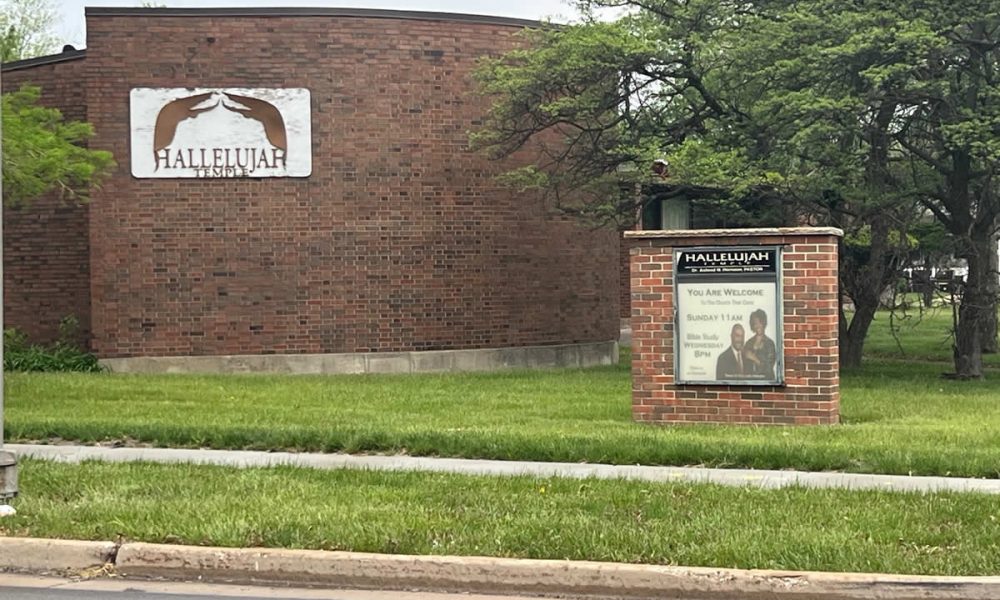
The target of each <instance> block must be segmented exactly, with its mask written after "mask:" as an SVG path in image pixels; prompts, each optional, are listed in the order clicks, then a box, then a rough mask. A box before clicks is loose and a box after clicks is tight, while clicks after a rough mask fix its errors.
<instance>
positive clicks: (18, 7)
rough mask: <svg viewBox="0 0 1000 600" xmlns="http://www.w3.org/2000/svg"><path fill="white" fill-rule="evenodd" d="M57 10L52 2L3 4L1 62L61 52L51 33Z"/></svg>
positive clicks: (11, 1) (32, 0) (25, 0)
mask: <svg viewBox="0 0 1000 600" xmlns="http://www.w3.org/2000/svg"><path fill="white" fill-rule="evenodd" d="M55 23H56V11H55V8H54V7H53V5H52V3H51V1H50V0H2V1H0V61H3V62H8V61H12V60H20V59H22V58H32V57H35V56H42V55H45V54H51V53H53V52H55V51H56V50H57V49H58V47H59V46H58V40H57V38H56V36H55V35H54V34H53V33H52V28H53V26H54V25H55Z"/></svg>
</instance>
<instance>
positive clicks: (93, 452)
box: [4, 444, 1000, 494]
mask: <svg viewBox="0 0 1000 600" xmlns="http://www.w3.org/2000/svg"><path fill="white" fill-rule="evenodd" d="M4 448H5V449H6V450H9V451H11V452H14V453H15V454H16V455H17V456H19V457H31V458H41V459H47V460H55V461H60V462H70V463H76V462H81V461H85V460H100V461H106V462H130V461H148V462H159V463H195V464H209V465H221V466H228V467H241V468H244V467H273V466H279V465H288V466H297V467H306V468H312V469H362V470H376V471H430V472H437V473H461V474H466V475H506V476H511V475H528V476H533V477H570V478H577V479H586V478H596V479H629V480H636V481H652V482H686V483H714V484H718V485H729V486H753V487H761V488H781V487H789V486H801V487H807V488H844V489H855V490H891V491H907V492H940V491H953V492H978V493H983V494H1000V480H997V479H965V478H958V477H911V476H905V475H866V474H855V473H810V472H805V471H764V470H759V471H758V470H752V469H706V468H700V467H647V466H626V465H602V464H580V463H545V462H523V461H499V460H468V459H459V458H422V457H414V456H353V455H349V454H312V453H292V452H252V451H243V450H189V449H169V448H108V447H101V446H62V445H51V446H50V445H37V444H5V445H4Z"/></svg>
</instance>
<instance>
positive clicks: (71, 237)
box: [3, 58, 90, 344]
mask: <svg viewBox="0 0 1000 600" xmlns="http://www.w3.org/2000/svg"><path fill="white" fill-rule="evenodd" d="M84 62H85V61H84V60H83V59H81V58H78V59H75V60H69V61H64V62H54V63H51V64H42V65H37V66H32V67H27V68H13V69H7V68H5V69H4V72H3V91H4V92H9V91H13V90H16V89H19V88H20V87H21V86H22V85H25V84H30V85H34V86H36V87H40V88H41V89H42V96H41V100H40V103H41V104H42V105H44V106H48V107H51V108H58V109H59V110H61V111H62V113H63V115H64V116H65V117H66V118H68V119H73V120H80V119H84V118H86V112H87V111H86V105H85V101H84V91H85V81H84V79H83V66H84ZM87 212H88V211H87V207H86V206H81V205H78V204H76V203H72V202H66V201H64V200H62V199H60V198H59V197H58V195H57V194H48V195H46V196H44V197H42V198H37V199H34V200H33V201H31V202H30V203H28V204H27V205H26V206H23V207H21V208H17V209H4V213H3V220H4V222H3V227H4V231H3V255H4V256H3V267H4V298H3V302H4V326H5V327H16V328H17V329H20V330H21V331H23V332H25V333H26V334H28V337H29V339H30V340H31V341H33V342H39V343H48V342H52V341H54V340H56V339H57V336H58V331H59V322H60V320H62V319H63V318H64V317H66V316H70V315H72V316H75V317H76V318H77V319H78V320H79V323H80V331H79V334H80V340H79V341H80V342H81V343H83V344H87V343H88V342H89V335H90V260H89V254H90V242H89V239H88V235H89V226H88V215H87Z"/></svg>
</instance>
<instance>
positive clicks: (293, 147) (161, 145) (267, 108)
mask: <svg viewBox="0 0 1000 600" xmlns="http://www.w3.org/2000/svg"><path fill="white" fill-rule="evenodd" d="M310 106H311V103H310V95H309V90H307V89H304V88H281V89H278V88H135V89H133V90H132V91H131V94H130V96H129V116H130V122H131V127H130V128H131V162H132V175H133V176H135V177H140V178H217V177H218V178H223V177H230V178H231V177H308V176H309V175H310V174H311V173H312V129H311V126H312V124H311V109H310Z"/></svg>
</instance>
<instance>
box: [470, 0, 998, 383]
mask: <svg viewBox="0 0 1000 600" xmlns="http://www.w3.org/2000/svg"><path fill="white" fill-rule="evenodd" d="M962 4H963V6H962V8H960V9H953V8H952V7H951V4H950V3H946V2H944V1H943V0H939V1H934V2H929V3H927V2H916V1H915V0H914V1H913V2H906V1H903V2H892V3H886V2H882V1H875V0H855V1H854V2H850V3H844V2H841V1H839V0H806V1H792V0H758V1H753V2H750V1H744V0H729V1H725V2H719V1H718V0H621V1H617V0H611V1H608V0H591V1H585V2H582V3H581V5H582V7H583V9H584V10H585V11H586V10H588V9H592V8H595V7H604V6H618V7H627V8H629V9H631V13H630V14H629V15H628V16H626V17H624V18H622V19H620V20H619V21H617V22H615V23H600V22H597V21H593V20H591V21H587V22H584V23H583V24H582V25H579V26H571V27H566V28H556V29H551V30H544V31H538V32H535V33H533V34H531V36H530V39H529V40H528V44H527V45H526V47H525V49H522V50H518V51H515V52H513V53H511V54H508V55H506V56H504V57H501V58H499V59H495V60H491V61H487V62H486V63H485V64H484V67H483V69H482V71H481V77H482V81H483V89H484V91H485V92H487V93H489V94H493V95H494V97H495V99H496V103H495V105H494V108H493V111H492V113H491V115H490V119H489V121H488V123H487V124H486V127H485V128H484V129H483V131H481V132H479V133H478V134H477V135H476V136H475V138H474V140H475V141H476V142H477V143H479V144H480V145H481V146H482V147H484V148H485V149H487V150H488V151H490V152H492V153H493V154H495V155H498V156H503V155H507V154H510V153H512V152H514V151H519V150H522V149H528V148H531V149H532V150H533V151H534V152H536V153H537V154H536V155H537V157H538V158H539V160H538V163H537V166H536V167H534V168H527V169H521V170H520V171H518V172H515V173H512V174H511V179H512V180H514V181H517V182H518V183H520V184H522V185H528V184H531V185H537V186H541V187H544V188H545V189H547V190H549V191H550V193H551V194H552V195H553V196H554V197H555V198H556V200H557V202H559V203H560V204H563V203H566V202H567V200H566V199H567V198H572V202H571V204H572V206H571V208H572V210H575V211H577V212H580V213H583V214H590V215H596V216H607V215H609V214H617V213H622V214H628V213H629V212H630V211H632V209H631V207H629V201H630V200H629V198H628V197H627V196H624V195H618V196H612V195H610V194H609V193H608V192H609V190H611V189H612V186H609V185H608V183H607V182H608V180H622V179H625V180H633V179H641V178H642V174H643V173H644V172H645V169H643V168H642V167H641V165H643V164H648V163H649V162H650V161H651V159H652V158H653V157H654V156H657V155H664V154H666V155H669V157H670V159H671V160H670V162H671V165H672V172H673V173H674V178H675V181H676V183H677V184H678V185H681V186H684V185H695V184H696V185H702V186H712V187H715V188H717V189H718V190H719V191H720V194H721V195H722V196H724V197H725V198H728V199H730V200H732V199H739V198H745V197H746V196H748V195H750V196H760V197H772V198H774V197H777V198H780V199H782V200H783V201H785V202H787V203H789V204H793V205H794V206H795V207H796V208H795V211H794V212H795V213H797V215H798V217H797V218H798V220H799V221H806V222H817V221H818V222H822V223H829V224H834V225H838V226H840V227H842V228H844V229H845V230H846V232H847V234H848V235H847V236H846V241H847V244H846V246H845V252H844V253H843V264H842V289H843V290H844V292H845V294H846V295H847V296H849V297H850V298H851V299H852V300H853V304H854V306H855V309H856V310H855V312H854V313H853V317H850V318H849V317H848V315H847V314H846V313H845V312H842V315H843V318H842V323H841V358H842V362H843V363H844V364H857V363H859V362H860V358H861V350H862V348H863V341H864V337H865V334H866V333H867V329H868V326H869V325H870V323H871V320H872V318H873V317H874V314H875V310H876V309H877V308H878V304H879V295H880V293H881V291H882V290H884V289H885V288H886V286H887V285H889V284H891V283H892V282H893V281H894V280H895V279H896V278H897V277H898V275H899V268H900V267H901V266H902V265H903V258H904V257H905V256H906V255H907V254H909V253H911V252H912V250H913V248H912V247H910V245H911V244H912V240H913V238H912V237H911V236H909V235H907V234H906V230H907V228H908V226H909V225H910V224H911V223H912V222H913V221H914V220H915V219H917V218H918V217H919V216H920V213H921V210H918V206H919V207H922V208H924V209H930V210H934V208H937V209H938V210H936V211H934V214H935V215H936V216H938V217H942V216H945V217H948V216H949V215H951V214H952V213H951V212H950V211H948V210H941V208H942V207H941V206H940V201H939V200H936V198H937V197H938V196H940V195H942V192H943V188H949V189H950V188H951V187H954V186H953V185H952V184H950V183H948V182H949V181H952V180H954V181H959V180H961V181H965V182H966V183H969V182H970V181H971V180H970V179H969V178H968V177H965V175H975V176H976V177H979V179H978V180H976V181H979V182H980V184H982V183H985V181H986V180H991V181H992V175H987V174H986V173H992V170H990V169H986V170H985V171H984V169H985V166H984V165H979V169H978V170H968V171H967V172H966V173H965V175H963V174H959V173H953V174H955V175H958V177H957V178H956V177H952V178H951V179H949V178H948V176H947V175H946V172H945V171H941V170H940V169H938V166H936V165H935V164H934V163H935V162H937V163H940V162H941V157H942V156H943V155H944V154H946V153H951V152H952V151H955V150H957V151H958V154H959V155H964V154H969V152H968V151H964V152H963V151H962V150H961V149H960V147H969V148H970V150H971V148H972V146H970V145H975V148H977V149H979V154H977V156H982V154H983V152H984V151H985V150H986V149H989V148H992V147H993V146H992V145H991V144H995V139H996V131H995V127H996V122H997V121H996V120H995V119H994V116H993V112H992V111H995V110H996V107H997V106H998V103H997V102H995V98H994V101H993V102H992V105H991V106H990V102H988V100H989V99H990V98H992V96H990V94H995V84H994V83H991V82H992V81H993V80H992V79H990V77H992V76H991V75H988V73H991V72H992V71H991V69H993V68H995V67H990V66H989V65H991V64H992V65H995V61H994V62H991V60H992V59H986V58H985V54H984V53H988V52H995V51H996V44H993V45H992V46H991V45H990V44H991V42H990V41H989V40H990V39H992V38H989V39H987V38H984V36H985V35H986V33H987V32H992V33H994V34H995V29H991V28H990V26H988V25H987V26H982V27H978V26H977V27H973V26H969V25H965V23H972V22H973V18H978V19H984V18H986V19H993V18H995V15H996V8H994V7H993V6H992V5H991V3H989V2H965V3H962ZM928 5H929V6H930V8H927V6H928ZM973 5H974V6H973ZM989 15H993V16H992V17H991V16H989ZM963 28H965V29H963ZM966 30H968V31H969V32H970V34H969V35H966V34H964V33H955V32H963V31H966ZM971 32H975V33H971ZM963 52H964V54H963ZM977 61H978V62H977ZM965 71H969V73H965ZM973 73H978V74H977V75H973ZM973 79H976V80H978V81H979V83H978V84H971V81H972V80H973ZM991 85H992V86H993V88H992V89H993V91H992V92H989V91H988V90H989V89H990V86H991ZM942 96H948V98H949V99H950V100H949V102H952V103H957V104H961V109H960V110H957V111H953V112H952V113H947V114H946V113H944V112H942V111H941V109H940V107H941V106H942V101H941V97H942ZM963 101H964V104H962V102H963ZM945 104H947V102H946V103H945ZM932 106H933V107H934V108H931V107H932ZM963 111H964V112H963ZM928 115H933V118H928ZM935 119H936V120H935ZM989 123H993V127H994V130H992V131H993V133H992V135H990V131H991V130H990V129H989ZM991 140H993V141H991ZM529 141H530V144H529ZM935 143H936V144H937V146H936V147H935V146H934V144H935ZM963 145H964V146H963ZM960 187H961V186H959V188H960ZM988 187H989V186H986V187H983V186H982V185H980V186H979V187H977V190H985V189H987V188H988ZM987 195H989V194H987ZM980 197H982V195H980ZM607 198H614V200H613V201H610V202H609V201H607V200H606V199H607ZM959 204H960V203H959ZM959 204H956V203H955V202H953V203H952V208H955V209H957V213H961V212H962V208H963V206H970V207H971V206H972V205H971V204H968V205H961V206H960V205H959ZM980 205H981V204H976V205H975V207H976V209H977V210H978V208H979V206H980ZM988 217H989V215H985V216H984V217H983V218H982V219H980V218H979V217H976V218H974V219H972V220H973V221H976V222H980V223H985V220H984V219H988ZM942 222H943V223H945V221H942ZM963 222H964V221H963ZM991 222H992V221H991ZM945 224H946V226H947V223H945ZM960 229H961V227H958V226H955V227H953V228H949V231H952V232H953V234H955V235H958V234H957V233H956V232H957V231H959V230H960ZM965 231H971V230H970V229H969V228H966V229H965ZM983 231H990V232H991V231H992V229H991V228H990V227H985V226H984V227H983ZM858 240H864V244H863V245H864V249H863V251H860V252H859V251H856V250H858V249H859V246H858ZM852 246H853V247H852ZM980 250H981V249H980ZM966 254H969V253H968V252H967V253H966ZM980 254H982V252H980ZM967 258H968V257H967ZM974 262H975V260H974V259H973V260H972V261H970V283H969V285H968V286H967V289H966V293H969V294H970V296H969V310H965V309H963V315H964V316H965V318H966V321H967V323H969V322H972V321H970V320H969V319H970V318H971V319H979V318H980V317H981V313H982V309H981V308H979V307H980V306H981V305H982V303H983V297H982V294H978V293H976V292H975V291H973V290H974V289H975V288H976V286H977V281H981V280H982V273H981V272H980V273H979V274H978V278H977V276H974V275H973V274H972V273H971V271H972V269H973V267H974V265H973V264H972V263H974ZM973 307H975V308H973ZM970 310H971V312H970ZM977 322H978V321H977ZM963 335H964V336H969V335H971V332H970V331H969V327H964V328H963V327H962V326H961V325H960V327H959V332H958V336H959V337H960V338H962V339H963V340H966V342H967V338H963V337H962V336H963ZM958 346H963V342H960V343H959V344H958ZM963 347H964V346H963ZM977 347H978V346H977ZM968 353H969V352H966V354H968ZM975 364H976V360H975V357H972V358H971V359H970V360H964V361H962V362H959V361H958V360H956V371H957V372H958V373H959V374H960V375H961V376H973V377H974V376H977V374H978V373H979V368H978V367H977V366H974V365H975Z"/></svg>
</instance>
